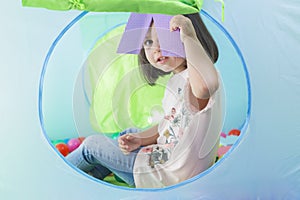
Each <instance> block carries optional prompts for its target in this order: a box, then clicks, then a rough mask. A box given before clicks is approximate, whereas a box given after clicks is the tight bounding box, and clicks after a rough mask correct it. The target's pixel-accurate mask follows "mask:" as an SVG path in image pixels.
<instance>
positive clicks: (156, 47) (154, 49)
mask: <svg viewBox="0 0 300 200" xmlns="http://www.w3.org/2000/svg"><path fill="white" fill-rule="evenodd" d="M152 47H153V51H154V52H160V45H159V42H158V41H155V42H154V44H153V46H152Z"/></svg>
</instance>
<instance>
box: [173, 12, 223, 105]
mask: <svg viewBox="0 0 300 200" xmlns="http://www.w3.org/2000/svg"><path fill="white" fill-rule="evenodd" d="M178 28H179V29H180V37H181V40H182V42H183V44H184V48H185V53H186V60H187V67H188V73H189V82H190V85H191V89H192V93H193V95H194V96H195V97H197V98H198V99H208V98H210V96H212V94H214V92H215V91H216V90H217V89H218V87H219V81H218V74H217V71H216V69H215V66H214V64H213V62H212V61H211V59H210V58H209V56H208V55H207V54H206V52H205V50H204V48H203V47H202V45H201V43H200V42H199V40H198V38H197V35H196V32H195V29H194V27H193V24H192V22H191V20H190V19H189V18H187V17H184V16H183V15H176V16H174V17H173V18H172V20H171V21H170V30H171V31H174V30H177V29H178Z"/></svg>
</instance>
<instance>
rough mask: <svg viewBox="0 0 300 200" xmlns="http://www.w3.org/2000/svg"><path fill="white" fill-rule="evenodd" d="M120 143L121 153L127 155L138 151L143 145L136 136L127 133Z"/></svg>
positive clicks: (120, 138) (119, 140)
mask: <svg viewBox="0 0 300 200" xmlns="http://www.w3.org/2000/svg"><path fill="white" fill-rule="evenodd" d="M118 143H119V147H120V149H121V151H122V152H123V153H124V154H125V155H126V154H129V153H130V152H131V151H134V150H136V149H138V148H139V147H140V146H141V144H142V139H141V138H140V137H136V136H135V135H134V134H131V133H127V134H125V135H122V136H120V137H119V138H118Z"/></svg>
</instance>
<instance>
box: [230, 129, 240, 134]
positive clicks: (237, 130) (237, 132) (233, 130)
mask: <svg viewBox="0 0 300 200" xmlns="http://www.w3.org/2000/svg"><path fill="white" fill-rule="evenodd" d="M240 133H241V131H240V130H239V129H232V130H231V131H229V133H228V135H235V136H239V135H240Z"/></svg>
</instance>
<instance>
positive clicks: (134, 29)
mask: <svg viewBox="0 0 300 200" xmlns="http://www.w3.org/2000/svg"><path fill="white" fill-rule="evenodd" d="M172 17H173V16H170V15H162V14H141V13H131V15H130V17H129V19H128V22H127V25H126V28H125V31H124V33H123V36H122V38H121V41H120V44H119V47H118V51H117V52H118V53H126V54H139V53H140V50H141V48H142V45H143V41H144V38H145V36H146V34H147V31H148V29H149V27H150V24H151V21H152V19H153V21H154V26H155V28H156V31H157V36H158V40H159V44H160V49H161V52H162V55H163V56H176V57H183V58H184V57H185V52H184V46H183V43H182V42H181V39H180V33H179V31H173V32H170V24H169V23H170V20H171V19H172Z"/></svg>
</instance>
